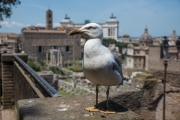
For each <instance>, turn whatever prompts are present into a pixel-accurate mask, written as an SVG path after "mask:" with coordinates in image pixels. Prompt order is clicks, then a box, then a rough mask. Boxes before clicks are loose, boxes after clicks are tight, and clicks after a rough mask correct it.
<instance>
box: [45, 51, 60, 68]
mask: <svg viewBox="0 0 180 120" xmlns="http://www.w3.org/2000/svg"><path fill="white" fill-rule="evenodd" d="M46 63H47V64H48V66H59V67H62V66H63V57H62V54H61V51H60V50H59V49H54V48H52V49H50V50H49V51H48V52H47V53H46Z"/></svg>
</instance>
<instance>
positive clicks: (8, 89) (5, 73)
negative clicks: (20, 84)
mask: <svg viewBox="0 0 180 120" xmlns="http://www.w3.org/2000/svg"><path fill="white" fill-rule="evenodd" d="M17 55H18V56H19V57H20V58H21V59H23V60H25V61H27V55H26V54H17ZM0 83H1V92H2V94H1V101H2V106H3V109H6V108H10V107H12V106H13V105H14V98H15V81H14V64H13V54H1V55H0ZM16 94H17V93H16Z"/></svg>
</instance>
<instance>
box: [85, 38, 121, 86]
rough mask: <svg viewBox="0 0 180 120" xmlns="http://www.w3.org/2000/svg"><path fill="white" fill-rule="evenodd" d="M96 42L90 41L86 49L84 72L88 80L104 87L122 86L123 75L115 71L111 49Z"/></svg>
mask: <svg viewBox="0 0 180 120" xmlns="http://www.w3.org/2000/svg"><path fill="white" fill-rule="evenodd" d="M96 42H97V41H91V40H89V41H88V42H86V44H85V47H84V59H83V70H84V74H85V76H86V78H87V79H88V80H90V81H91V82H92V83H94V84H99V85H104V86H112V85H118V84H120V82H121V79H122V78H121V75H120V74H118V72H117V71H115V70H113V64H112V63H113V62H114V58H113V55H112V54H111V52H110V50H109V49H107V48H106V47H104V46H103V45H101V44H98V43H96Z"/></svg>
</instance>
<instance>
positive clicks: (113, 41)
mask: <svg viewBox="0 0 180 120" xmlns="http://www.w3.org/2000/svg"><path fill="white" fill-rule="evenodd" d="M103 41H104V42H108V43H117V41H116V40H115V39H112V38H104V39H103Z"/></svg>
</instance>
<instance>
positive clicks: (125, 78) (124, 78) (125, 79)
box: [118, 76, 129, 87]
mask: <svg viewBox="0 0 180 120" xmlns="http://www.w3.org/2000/svg"><path fill="white" fill-rule="evenodd" d="M128 80H129V79H128V78H127V77H124V76H123V79H122V82H121V83H120V84H119V85H118V87H119V86H120V85H123V81H128Z"/></svg>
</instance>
